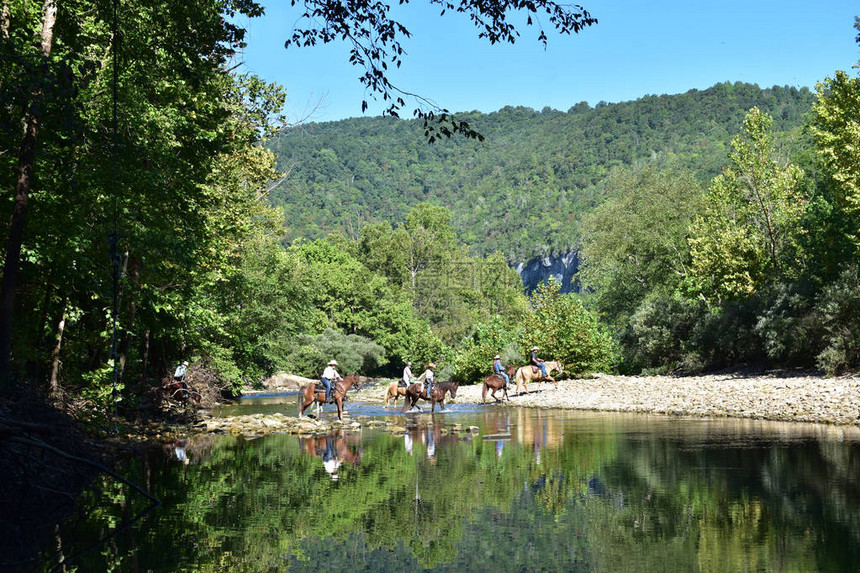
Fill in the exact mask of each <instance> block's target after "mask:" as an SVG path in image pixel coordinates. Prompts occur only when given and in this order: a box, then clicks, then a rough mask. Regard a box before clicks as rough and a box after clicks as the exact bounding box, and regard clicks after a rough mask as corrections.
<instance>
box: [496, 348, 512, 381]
mask: <svg viewBox="0 0 860 573" xmlns="http://www.w3.org/2000/svg"><path fill="white" fill-rule="evenodd" d="M493 373H494V374H497V375H499V376H501V377H502V378H504V379H505V386H507V385H508V384H510V383H511V378H510V377H509V376H508V374H507V372H505V367H504V366H502V357H501V356H499V355H498V354H496V355H495V356H493Z"/></svg>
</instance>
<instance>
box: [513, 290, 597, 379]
mask: <svg viewBox="0 0 860 573" xmlns="http://www.w3.org/2000/svg"><path fill="white" fill-rule="evenodd" d="M529 302H530V303H531V312H529V313H528V314H527V315H526V317H525V319H524V320H523V325H522V330H521V336H520V348H521V349H522V350H523V355H524V356H525V355H528V353H529V350H530V348H531V347H532V346H537V347H539V348H540V355H541V357H542V358H544V359H545V360H560V361H561V362H562V364H564V369H565V371H566V372H569V373H572V374H584V373H587V372H606V371H608V370H609V367H610V363H611V361H612V340H611V337H610V336H609V335H608V334H607V333H606V332H605V331H604V330H603V328H601V326H600V325H599V324H598V322H597V320H596V319H595V317H594V316H593V315H592V314H591V313H589V312H588V311H587V310H586V309H585V307H584V306H583V304H582V301H581V300H580V298H579V297H578V296H577V295H575V294H561V293H560V285H559V283H558V282H557V281H555V280H550V281H549V282H546V283H544V284H542V285H541V286H539V287H538V288H537V290H535V291H534V292H533V293H532V295H531V297H530V298H529Z"/></svg>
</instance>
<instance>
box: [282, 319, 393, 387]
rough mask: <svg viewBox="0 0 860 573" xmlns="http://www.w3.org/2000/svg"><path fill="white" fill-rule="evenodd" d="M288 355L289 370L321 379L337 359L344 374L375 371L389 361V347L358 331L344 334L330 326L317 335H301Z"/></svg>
mask: <svg viewBox="0 0 860 573" xmlns="http://www.w3.org/2000/svg"><path fill="white" fill-rule="evenodd" d="M293 346H294V348H293V350H292V351H291V352H290V353H289V354H288V356H287V369H288V370H292V371H293V372H294V373H296V374H300V375H302V376H307V377H308V378H317V377H319V375H320V374H321V373H322V371H323V369H324V368H325V365H326V364H327V363H328V362H329V360H337V362H338V365H339V369H340V371H341V372H343V373H352V372H363V373H367V372H372V371H373V370H376V369H377V368H379V367H380V366H382V365H384V364H385V363H386V358H385V350H384V349H383V348H382V346H380V345H379V344H377V343H375V342H374V341H373V340H371V339H369V338H367V337H364V336H359V335H358V334H343V333H342V332H339V331H337V330H334V329H331V328H327V329H326V330H324V331H323V332H322V333H320V334H317V335H315V336H312V335H308V334H302V335H299V336H298V337H297V338H296V340H295V342H294V344H293Z"/></svg>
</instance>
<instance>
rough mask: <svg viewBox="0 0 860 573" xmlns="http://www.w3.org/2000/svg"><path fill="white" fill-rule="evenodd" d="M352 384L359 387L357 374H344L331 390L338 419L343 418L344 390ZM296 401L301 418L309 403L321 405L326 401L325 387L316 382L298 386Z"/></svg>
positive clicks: (358, 388)
mask: <svg viewBox="0 0 860 573" xmlns="http://www.w3.org/2000/svg"><path fill="white" fill-rule="evenodd" d="M353 386H355V388H356V390H360V389H361V385H360V384H359V382H358V374H350V375H349V376H345V377H344V378H343V379H341V380H340V381H338V382H337V383H336V384H335V386H334V390H332V399H333V401H334V403H335V404H336V405H337V419H338V420H343V403H344V401H345V400H346V392H347V390H349V389H350V388H352V387H353ZM297 403H298V412H299V418H301V417H302V415H303V414H304V413H305V409H306V408H307V407H308V406H310V405H311V404H313V403H316V404H320V405H322V404H325V403H326V401H325V389H324V388H322V386H321V385H317V383H316V382H314V383H313V384H307V385H305V386H302V387H301V388H299V395H298V399H297Z"/></svg>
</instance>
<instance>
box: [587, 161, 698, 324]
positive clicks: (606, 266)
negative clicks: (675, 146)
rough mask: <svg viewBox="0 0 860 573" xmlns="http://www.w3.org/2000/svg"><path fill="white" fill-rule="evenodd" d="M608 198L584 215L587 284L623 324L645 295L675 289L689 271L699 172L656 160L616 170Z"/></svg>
mask: <svg viewBox="0 0 860 573" xmlns="http://www.w3.org/2000/svg"><path fill="white" fill-rule="evenodd" d="M606 186H607V189H608V194H609V196H608V198H607V199H606V200H605V201H604V202H603V203H602V204H601V205H600V206H598V207H597V208H595V209H594V211H591V212H590V213H588V214H587V215H586V216H584V217H583V221H582V251H581V255H582V266H581V267H580V271H579V276H580V280H581V281H582V285H583V287H585V288H587V289H589V290H593V291H594V297H593V298H594V299H595V301H596V303H597V306H598V308H599V309H600V311H601V312H602V313H603V315H604V316H605V317H607V318H608V319H609V320H610V322H612V323H616V324H618V325H619V326H621V325H623V323H624V320H625V319H626V318H627V317H629V316H630V314H631V313H632V312H633V309H635V308H636V307H637V306H638V305H639V304H640V303H641V302H642V300H643V299H645V298H646V297H648V296H652V295H658V294H671V293H673V292H676V291H677V290H678V289H679V288H680V286H681V284H682V283H683V282H684V281H685V280H686V279H687V277H688V276H689V267H690V249H689V246H688V245H687V237H688V230H689V227H690V223H691V221H692V219H693V217H694V216H695V215H697V214H698V213H699V212H700V211H701V210H702V202H703V201H702V191H701V189H700V186H699V183H698V182H697V181H696V179H695V178H694V177H693V175H692V173H690V172H687V171H681V170H661V169H658V168H657V167H656V166H654V165H647V166H645V167H642V168H639V169H635V170H627V169H618V170H615V171H614V172H613V173H612V174H611V175H610V177H609V178H608V179H607V182H606Z"/></svg>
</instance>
